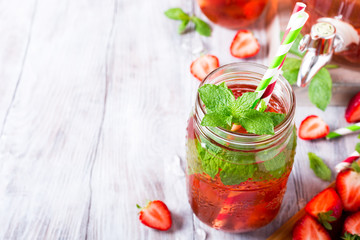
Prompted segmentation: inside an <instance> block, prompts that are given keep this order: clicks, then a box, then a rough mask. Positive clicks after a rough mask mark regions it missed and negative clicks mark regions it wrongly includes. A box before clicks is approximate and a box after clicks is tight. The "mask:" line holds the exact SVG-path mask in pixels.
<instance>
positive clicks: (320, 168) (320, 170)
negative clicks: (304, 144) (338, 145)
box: [308, 152, 331, 181]
mask: <svg viewBox="0 0 360 240" xmlns="http://www.w3.org/2000/svg"><path fill="white" fill-rule="evenodd" d="M308 156H309V161H310V168H311V169H312V170H313V171H314V173H315V175H316V176H317V177H319V178H321V179H322V180H325V181H330V180H331V170H330V168H329V167H328V166H327V165H326V164H325V163H324V162H323V160H322V159H321V158H319V157H318V156H317V155H316V154H315V153H312V152H309V153H308Z"/></svg>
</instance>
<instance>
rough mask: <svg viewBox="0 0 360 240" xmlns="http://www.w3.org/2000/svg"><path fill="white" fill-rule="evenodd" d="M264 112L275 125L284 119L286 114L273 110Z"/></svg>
mask: <svg viewBox="0 0 360 240" xmlns="http://www.w3.org/2000/svg"><path fill="white" fill-rule="evenodd" d="M264 114H265V115H266V116H268V117H269V118H271V120H272V121H273V123H274V126H275V127H276V126H277V125H279V124H280V123H281V122H282V121H283V120H284V119H285V116H286V115H285V114H283V113H275V112H265V113H264Z"/></svg>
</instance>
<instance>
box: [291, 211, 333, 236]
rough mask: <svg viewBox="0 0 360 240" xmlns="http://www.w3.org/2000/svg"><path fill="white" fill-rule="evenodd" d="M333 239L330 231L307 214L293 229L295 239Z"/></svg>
mask: <svg viewBox="0 0 360 240" xmlns="http://www.w3.org/2000/svg"><path fill="white" fill-rule="evenodd" d="M310 239H311V240H331V237H330V235H329V233H328V232H327V231H326V229H325V228H324V227H323V226H321V224H320V223H318V221H316V220H315V219H314V218H313V217H311V216H310V215H308V214H306V215H305V216H304V217H302V218H301V219H300V220H299V221H298V222H297V223H296V224H295V227H294V229H293V240H310Z"/></svg>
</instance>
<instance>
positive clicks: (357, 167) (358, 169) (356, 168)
mask: <svg viewBox="0 0 360 240" xmlns="http://www.w3.org/2000/svg"><path fill="white" fill-rule="evenodd" d="M351 168H352V169H353V170H354V171H355V172H358V173H360V165H359V164H358V163H357V161H354V162H353V163H352V164H351Z"/></svg>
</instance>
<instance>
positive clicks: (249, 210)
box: [186, 63, 296, 232]
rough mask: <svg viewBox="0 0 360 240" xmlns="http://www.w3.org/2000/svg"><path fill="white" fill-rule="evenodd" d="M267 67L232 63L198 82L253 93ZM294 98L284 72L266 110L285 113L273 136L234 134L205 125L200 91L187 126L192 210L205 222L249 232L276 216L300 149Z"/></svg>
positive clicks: (188, 170)
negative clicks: (297, 143)
mask: <svg viewBox="0 0 360 240" xmlns="http://www.w3.org/2000/svg"><path fill="white" fill-rule="evenodd" d="M266 69H267V68H266V67H265V66H263V65H259V64H255V63H233V64H228V65H225V66H223V67H220V68H218V69H216V70H215V71H213V72H212V73H210V74H209V75H208V76H207V77H206V78H205V80H204V81H203V82H202V83H201V84H200V86H202V85H204V84H208V83H211V84H220V83H222V82H225V83H226V85H227V86H228V87H229V88H230V89H231V90H232V91H233V92H234V94H235V96H237V95H239V93H240V94H241V93H242V92H248V91H254V90H255V88H256V86H257V85H258V83H259V81H260V80H261V77H262V76H263V74H264V73H265V71H266ZM295 107H296V103H295V96H294V92H293V91H292V88H291V86H290V85H289V83H288V82H287V81H286V80H285V79H284V77H282V76H280V77H279V79H278V80H277V83H276V86H275V89H274V92H273V97H272V100H271V101H270V103H269V107H268V109H267V110H266V111H269V110H270V111H273V112H282V113H286V117H285V119H284V120H283V122H282V123H280V124H279V125H278V126H276V127H275V130H274V131H275V134H274V135H261V136H259V135H255V134H247V133H244V131H243V132H241V131H239V132H232V131H229V130H226V129H223V128H218V127H204V126H201V125H200V123H201V120H202V119H203V117H204V114H205V112H206V110H205V108H204V104H203V103H202V102H201V100H200V97H199V94H198V95H197V98H196V103H195V108H194V112H193V113H192V115H191V117H190V119H189V122H188V127H187V131H188V133H187V144H186V149H187V172H186V174H187V177H186V180H187V191H188V197H189V202H190V205H191V208H192V210H193V212H194V213H195V215H196V216H197V217H198V218H199V219H200V220H201V221H202V222H204V223H205V224H207V225H209V226H211V227H213V228H216V229H220V230H224V231H230V232H246V231H251V230H254V229H257V228H260V227H262V226H264V225H266V224H268V223H269V222H271V221H272V220H273V219H274V218H275V216H276V215H277V213H278V211H279V208H280V205H281V202H282V199H283V196H284V193H285V190H286V184H287V180H288V177H289V174H290V172H291V169H292V166H293V162H294V156H295V147H296V128H295V125H294V113H295Z"/></svg>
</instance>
